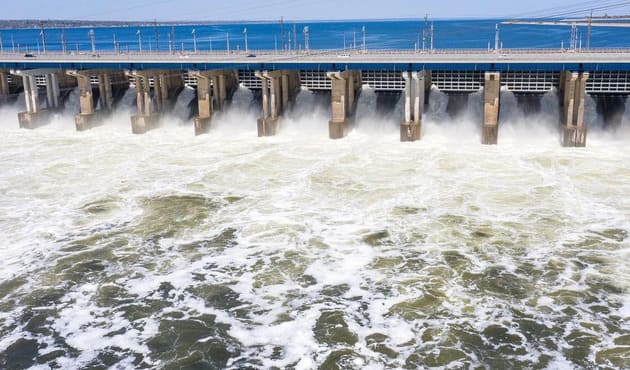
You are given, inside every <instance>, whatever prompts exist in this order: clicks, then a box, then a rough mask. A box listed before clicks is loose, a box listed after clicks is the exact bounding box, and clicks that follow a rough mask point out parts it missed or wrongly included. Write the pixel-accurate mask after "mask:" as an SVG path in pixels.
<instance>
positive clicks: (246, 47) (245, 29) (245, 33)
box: [243, 27, 249, 53]
mask: <svg viewBox="0 0 630 370" xmlns="http://www.w3.org/2000/svg"><path fill="white" fill-rule="evenodd" d="M243 35H245V52H246V53H247V52H248V51H249V45H247V27H245V28H243Z"/></svg>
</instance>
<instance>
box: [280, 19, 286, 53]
mask: <svg viewBox="0 0 630 370" xmlns="http://www.w3.org/2000/svg"><path fill="white" fill-rule="evenodd" d="M280 45H282V50H285V49H286V45H285V44H284V18H283V17H280Z"/></svg>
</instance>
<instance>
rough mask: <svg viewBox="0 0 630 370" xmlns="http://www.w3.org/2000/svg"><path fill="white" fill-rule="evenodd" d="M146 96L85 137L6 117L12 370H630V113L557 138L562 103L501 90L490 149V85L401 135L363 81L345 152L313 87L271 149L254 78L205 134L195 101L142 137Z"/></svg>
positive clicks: (2, 125) (4, 310)
mask: <svg viewBox="0 0 630 370" xmlns="http://www.w3.org/2000/svg"><path fill="white" fill-rule="evenodd" d="M134 94H135V92H134V91H133V90H129V91H128V92H127V95H126V96H125V97H123V99H122V101H121V103H120V104H119V108H118V110H117V112H116V113H115V114H114V115H112V116H111V117H110V118H109V119H108V120H107V121H106V122H105V124H104V125H103V126H100V127H98V128H95V129H93V130H90V131H86V132H75V131H74V125H73V120H72V115H73V114H75V113H76V111H77V110H78V108H77V107H76V105H75V106H74V107H73V104H76V103H73V100H72V99H71V100H70V102H69V104H68V108H67V109H66V111H64V112H63V113H62V114H59V115H58V117H57V118H55V120H54V122H53V123H52V124H51V125H48V126H45V127H42V128H40V129H37V130H33V131H28V130H20V129H18V128H17V122H16V116H15V113H16V112H17V110H18V108H17V107H5V108H2V110H1V111H0V131H1V135H2V144H0V235H1V236H2V239H3V240H5V243H3V245H1V246H0V255H2V258H3V264H2V267H0V298H1V300H0V367H2V368H28V367H33V368H42V369H44V368H49V367H54V368H87V367H100V368H103V367H112V368H125V369H126V368H173V369H175V368H189V367H190V368H192V367H197V368H231V369H240V368H261V369H269V368H295V369H312V368H316V367H321V368H324V369H334V368H344V369H366V368H367V369H386V368H387V369H389V368H406V369H412V368H428V367H435V368H477V367H486V368H551V369H558V368H560V369H570V368H596V367H610V368H615V367H616V368H628V367H630V336H629V334H628V333H630V294H629V289H630V270H629V269H628V267H627V261H628V259H629V258H630V238H629V237H628V233H629V232H630V227H629V225H630V223H629V222H628V221H629V218H628V215H630V198H629V197H628V196H627V195H628V194H629V193H630V181H629V180H630V167H628V163H629V161H630V146H628V145H627V140H630V135H629V134H628V133H629V132H630V130H629V129H628V127H629V124H630V120H629V119H628V118H627V116H626V117H625V118H624V120H623V123H622V126H620V127H619V128H618V129H617V132H616V133H615V134H613V133H611V132H610V131H606V130H604V129H593V130H591V131H590V132H589V143H588V147H587V148H583V149H566V148H561V147H560V146H559V144H558V133H557V130H556V127H557V126H556V124H557V119H558V114H559V113H558V111H557V108H555V105H554V100H556V101H557V95H556V93H555V92H551V93H548V94H546V95H545V96H543V97H542V98H541V100H540V109H539V110H538V112H537V113H533V114H530V113H528V112H525V110H524V109H523V108H522V107H521V106H520V105H519V104H518V98H517V97H515V96H513V95H510V93H509V92H507V91H504V92H502V96H501V98H502V100H503V102H504V108H503V109H506V111H502V112H501V115H502V119H503V118H505V121H503V120H502V123H501V127H500V131H499V145H498V146H482V145H480V144H479V122H480V118H479V117H480V114H481V112H480V110H479V107H480V106H481V99H482V96H483V95H482V92H478V93H475V94H473V95H471V96H469V97H467V98H466V97H464V98H466V100H462V101H463V102H464V103H465V106H464V107H463V108H461V109H459V108H458V109H455V108H453V107H454V103H453V101H455V100H457V99H458V98H452V97H449V96H447V95H445V94H444V93H442V92H440V91H439V90H437V89H436V88H433V89H432V91H431V107H430V110H429V111H428V112H426V114H425V120H424V122H423V138H422V141H420V142H417V143H413V144H409V143H407V144H401V143H400V142H399V132H398V124H399V123H400V119H401V117H402V115H401V114H400V111H399V110H400V104H394V105H393V108H392V109H391V110H390V113H387V114H383V113H381V112H380V111H378V110H375V109H374V107H375V106H376V103H377V96H376V94H375V93H374V91H370V90H369V89H366V90H364V91H363V93H362V94H361V97H360V99H359V102H358V111H357V115H358V120H357V124H356V129H355V130H354V131H353V132H352V133H351V134H350V135H349V136H348V137H346V138H344V139H343V140H335V141H332V140H329V139H328V138H327V130H328V119H329V117H330V112H329V109H330V108H329V103H328V101H329V100H328V96H327V95H325V94H324V95H320V94H316V93H311V92H308V91H302V92H301V93H300V94H299V95H298V98H297V100H298V104H296V106H295V107H294V109H293V110H291V111H290V112H287V117H286V119H285V120H284V122H283V125H282V128H281V130H280V132H279V135H278V136H276V137H270V138H257V137H256V125H255V122H256V121H255V120H256V118H257V116H258V115H259V114H260V112H259V106H258V105H256V103H255V102H254V100H255V97H254V96H253V94H252V93H251V92H250V91H249V90H247V89H245V88H240V89H238V91H237V92H236V95H235V97H234V101H233V102H232V104H231V106H230V107H229V108H228V109H227V110H226V111H224V112H222V113H221V114H220V115H218V116H216V117H214V119H213V122H212V129H211V131H210V134H209V135H203V136H198V137H195V136H193V130H192V127H191V124H190V123H188V122H189V120H187V119H184V116H185V115H186V109H185V107H187V106H188V104H189V103H190V102H191V100H192V97H193V95H190V94H191V93H190V91H188V90H185V93H184V94H183V95H181V98H180V99H179V102H178V103H177V105H176V106H177V107H178V108H176V112H177V113H175V114H174V115H173V117H170V118H167V119H166V122H165V123H164V125H163V126H162V127H161V128H159V129H157V130H153V131H150V132H149V133H147V134H146V135H131V134H130V129H129V125H130V123H129V114H130V112H131V111H133V98H134ZM451 98H452V99H454V100H450V99H451ZM457 104H463V103H461V102H460V103H457ZM449 105H450V106H451V108H449ZM449 111H450V113H449ZM624 132H625V134H624Z"/></svg>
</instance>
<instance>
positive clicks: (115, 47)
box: [114, 32, 118, 54]
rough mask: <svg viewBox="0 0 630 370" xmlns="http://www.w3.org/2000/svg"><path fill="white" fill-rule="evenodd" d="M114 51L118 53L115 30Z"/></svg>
mask: <svg viewBox="0 0 630 370" xmlns="http://www.w3.org/2000/svg"><path fill="white" fill-rule="evenodd" d="M114 53H116V54H118V42H117V41H116V32H114Z"/></svg>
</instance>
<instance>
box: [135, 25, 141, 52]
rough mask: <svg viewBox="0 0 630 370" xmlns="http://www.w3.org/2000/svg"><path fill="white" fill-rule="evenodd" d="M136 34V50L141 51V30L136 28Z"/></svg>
mask: <svg viewBox="0 0 630 370" xmlns="http://www.w3.org/2000/svg"><path fill="white" fill-rule="evenodd" d="M136 35H138V51H139V52H141V53H142V31H140V30H138V32H136Z"/></svg>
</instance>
